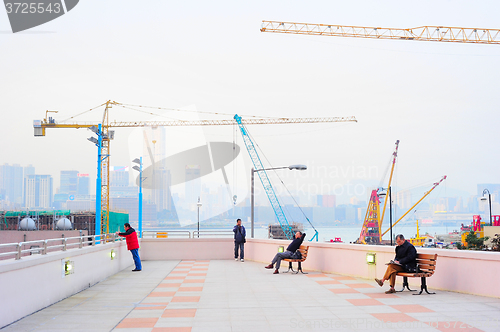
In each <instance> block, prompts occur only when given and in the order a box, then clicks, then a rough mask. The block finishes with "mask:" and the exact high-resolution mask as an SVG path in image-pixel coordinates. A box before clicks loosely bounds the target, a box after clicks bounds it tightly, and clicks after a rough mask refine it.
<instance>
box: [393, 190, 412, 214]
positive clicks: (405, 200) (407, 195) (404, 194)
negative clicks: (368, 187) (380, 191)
mask: <svg viewBox="0 0 500 332" xmlns="http://www.w3.org/2000/svg"><path fill="white" fill-rule="evenodd" d="M391 191H392V190H391ZM392 195H393V196H392V197H393V199H394V193H392ZM396 204H397V206H398V207H399V208H400V209H402V210H408V209H409V208H410V207H411V191H409V190H401V191H398V193H397V194H396Z"/></svg>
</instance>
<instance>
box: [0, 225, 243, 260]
mask: <svg viewBox="0 0 500 332" xmlns="http://www.w3.org/2000/svg"><path fill="white" fill-rule="evenodd" d="M233 236H234V233H233V231H229V230H228V231H222V230H215V231H214V230H201V231H193V232H191V231H188V230H168V231H144V232H143V238H153V239H166V238H188V239H191V238H193V239H195V238H231V237H233ZM124 239H125V238H123V237H120V236H117V235H116V234H115V233H112V234H101V235H88V236H75V237H66V238H56V239H45V240H33V241H25V242H18V243H3V244H0V260H1V259H9V258H12V257H14V258H15V259H16V260H19V259H21V257H24V256H28V255H33V254H42V255H46V254H47V253H48V252H55V251H66V250H68V248H69V249H71V248H76V247H78V248H79V249H82V248H83V247H85V246H95V245H98V244H104V243H111V242H116V241H123V240H124ZM54 242H58V243H56V244H52V245H50V244H51V243H54ZM27 246H30V248H26V247H27Z"/></svg>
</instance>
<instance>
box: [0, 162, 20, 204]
mask: <svg viewBox="0 0 500 332" xmlns="http://www.w3.org/2000/svg"><path fill="white" fill-rule="evenodd" d="M0 195H2V198H1V199H2V200H4V201H8V202H10V205H11V207H16V206H21V205H22V203H23V168H22V167H21V166H19V165H18V164H14V165H12V166H11V165H9V164H4V165H2V166H0Z"/></svg>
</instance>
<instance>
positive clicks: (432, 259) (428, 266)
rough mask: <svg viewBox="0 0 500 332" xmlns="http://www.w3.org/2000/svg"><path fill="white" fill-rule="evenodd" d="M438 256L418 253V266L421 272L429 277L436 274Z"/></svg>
mask: <svg viewBox="0 0 500 332" xmlns="http://www.w3.org/2000/svg"><path fill="white" fill-rule="evenodd" d="M437 256H438V255H437V254H418V253H417V264H418V267H419V269H420V272H422V273H426V274H429V276H431V275H433V274H434V271H435V270H436V260H437Z"/></svg>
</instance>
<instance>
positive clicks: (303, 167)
mask: <svg viewBox="0 0 500 332" xmlns="http://www.w3.org/2000/svg"><path fill="white" fill-rule="evenodd" d="M288 169H289V170H292V169H296V170H298V171H305V170H306V169H307V166H306V165H290V166H288Z"/></svg>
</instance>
